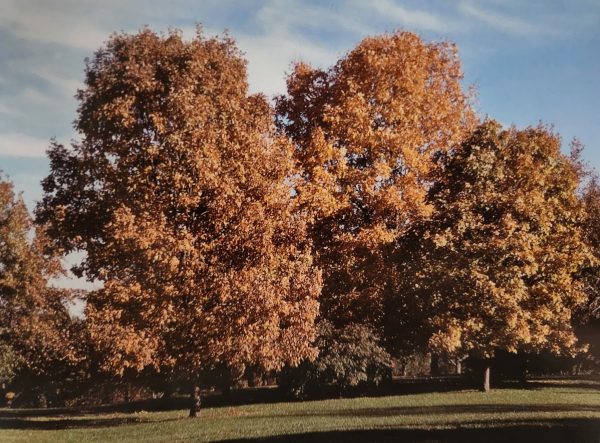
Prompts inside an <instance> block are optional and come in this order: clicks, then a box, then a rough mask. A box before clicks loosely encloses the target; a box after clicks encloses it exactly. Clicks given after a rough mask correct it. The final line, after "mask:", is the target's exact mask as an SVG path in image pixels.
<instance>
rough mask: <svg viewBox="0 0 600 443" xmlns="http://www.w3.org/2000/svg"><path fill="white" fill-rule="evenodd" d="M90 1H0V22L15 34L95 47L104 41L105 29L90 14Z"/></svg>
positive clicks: (47, 41) (91, 48) (43, 41)
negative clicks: (0, 4)
mask: <svg viewBox="0 0 600 443" xmlns="http://www.w3.org/2000/svg"><path fill="white" fill-rule="evenodd" d="M104 3H106V2H104ZM93 5H94V4H93V3H88V4H87V6H86V5H85V2H82V3H78V2H75V1H62V2H52V4H50V3H48V2H45V1H40V0H38V1H22V0H3V1H2V6H1V7H0V17H1V18H0V23H1V24H2V26H3V27H4V28H8V30H9V31H10V32H11V33H12V34H13V35H14V36H16V37H19V38H22V39H26V40H34V41H38V42H41V43H57V44H60V45H64V46H69V47H73V48H77V49H84V50H95V49H97V48H98V47H99V46H100V45H101V44H102V42H103V41H104V40H106V38H107V36H108V33H109V32H110V31H108V32H107V30H106V29H105V28H103V27H101V26H98V24H97V23H96V22H95V21H94V18H95V17H94V15H93V14H90V10H91V9H92V6H93Z"/></svg>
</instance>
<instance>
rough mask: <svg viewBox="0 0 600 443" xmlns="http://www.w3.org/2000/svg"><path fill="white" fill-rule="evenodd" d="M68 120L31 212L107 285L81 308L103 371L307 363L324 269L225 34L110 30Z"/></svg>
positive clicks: (289, 176)
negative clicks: (72, 138)
mask: <svg viewBox="0 0 600 443" xmlns="http://www.w3.org/2000/svg"><path fill="white" fill-rule="evenodd" d="M77 97H78V100H79V109H78V117H77V120H76V123H75V127H76V129H77V130H78V131H79V133H80V134H81V141H80V142H77V143H74V144H73V145H72V146H71V147H66V146H63V145H60V144H53V145H52V146H51V148H50V150H49V156H50V161H51V173H50V175H49V176H48V177H47V178H46V179H45V180H44V182H43V187H44V191H45V196H44V199H43V201H42V203H41V205H40V206H39V207H38V210H37V214H38V217H39V219H40V221H42V222H44V223H48V225H49V228H48V233H49V235H50V236H51V238H52V239H53V241H54V246H55V247H56V248H59V249H60V250H61V252H63V253H68V252H71V251H76V250H79V251H85V252H86V257H85V259H84V260H83V261H82V263H81V265H80V266H79V267H78V269H76V270H77V271H79V272H80V273H82V274H83V275H85V276H86V277H87V278H88V279H97V280H99V281H101V282H103V283H104V285H103V288H102V289H100V290H98V291H96V292H94V293H92V294H90V295H89V297H88V304H87V308H86V316H87V320H88V322H89V328H90V330H91V334H92V337H93V339H94V341H95V342H96V343H97V345H98V346H99V347H100V348H103V349H105V350H110V352H105V353H102V354H103V355H106V356H107V358H106V359H105V361H103V366H104V367H105V368H106V369H109V370H112V371H114V372H116V373H123V371H126V370H142V369H144V368H154V369H156V370H160V371H163V372H166V371H176V372H179V373H184V374H187V377H188V379H189V381H190V383H191V386H192V400H193V404H192V407H191V410H190V415H192V416H195V415H196V412H197V407H196V406H197V403H198V402H199V399H198V398H197V396H196V395H195V394H194V393H195V392H197V389H196V388H195V386H196V384H197V377H196V376H197V374H198V373H199V371H200V370H204V369H210V368H212V367H215V366H219V365H228V366H233V367H239V366H243V365H260V366H262V367H264V368H266V369H277V368H280V367H281V366H282V365H283V364H286V363H287V364H292V365H293V364H296V363H298V362H299V361H300V360H302V359H304V358H308V357H312V356H314V354H315V350H314V349H313V347H312V346H311V341H312V340H313V338H314V319H315V316H316V314H317V312H318V302H317V296H318V294H319V292H320V273H319V272H318V270H317V269H316V268H315V266H314V265H313V263H312V259H311V253H310V242H309V241H308V240H307V238H306V235H305V223H304V221H303V218H302V217H301V216H300V215H299V213H298V212H297V211H296V207H295V205H296V202H295V200H294V199H293V198H292V197H293V192H292V189H293V188H292V187H293V180H294V177H296V176H297V175H298V174H297V172H296V171H295V169H294V162H293V158H292V146H291V145H290V144H289V143H288V142H287V141H286V140H285V139H283V138H281V137H278V136H276V135H275V133H274V128H273V115H272V112H271V110H270V108H269V106H268V104H267V102H266V100H265V98H264V97H263V96H261V95H249V94H248V85H247V75H246V62H245V61H244V60H243V58H242V55H241V53H240V52H239V50H238V49H237V48H236V46H235V44H234V42H233V40H232V39H230V38H229V37H227V36H225V37H223V38H205V37H203V35H202V33H201V32H200V31H198V33H197V35H196V37H195V38H193V39H192V40H191V41H184V40H183V39H182V37H181V35H180V33H179V32H170V33H168V34H167V35H164V36H163V35H157V34H156V33H154V32H152V31H150V30H147V29H146V30H143V31H141V32H139V33H138V34H135V35H127V34H117V35H113V36H112V37H111V38H110V39H109V41H108V42H107V44H106V46H105V47H104V48H102V49H101V50H99V51H98V52H96V54H95V56H94V57H93V58H92V59H91V60H90V61H88V63H87V69H86V76H85V87H84V88H83V89H82V90H80V91H79V93H78V96H77Z"/></svg>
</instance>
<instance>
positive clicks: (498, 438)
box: [222, 419, 600, 443]
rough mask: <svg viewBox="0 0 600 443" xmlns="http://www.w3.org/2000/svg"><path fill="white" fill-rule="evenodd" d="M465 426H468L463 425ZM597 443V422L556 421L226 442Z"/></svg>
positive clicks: (599, 423)
mask: <svg viewBox="0 0 600 443" xmlns="http://www.w3.org/2000/svg"><path fill="white" fill-rule="evenodd" d="M465 425H466V426H468V423H465ZM479 426H481V423H479ZM598 441H600V420H598V419H581V420H555V421H551V422H541V423H539V422H536V423H527V422H522V423H517V424H510V425H506V426H489V425H488V426H485V427H460V428H450V429H432V430H426V429H411V428H403V429H373V430H360V431H325V432H309V433H303V434H293V435H284V436H276V437H269V438H248V439H236V440H225V441H222V443H225V442H227V443H233V442H245V443H250V442H257V443H258V442H273V443H294V442H303V443H325V442H343V443H357V442H423V443H424V442H429V443H433V442H461V443H463V442H511V443H516V442H528V443H529V442H534V443H538V442H539V443H564V442H569V443H597V442H598Z"/></svg>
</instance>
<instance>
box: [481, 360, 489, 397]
mask: <svg viewBox="0 0 600 443" xmlns="http://www.w3.org/2000/svg"><path fill="white" fill-rule="evenodd" d="M481 390H482V391H483V392H489V391H490V364H489V363H486V364H485V366H484V369H483V386H482V387H481Z"/></svg>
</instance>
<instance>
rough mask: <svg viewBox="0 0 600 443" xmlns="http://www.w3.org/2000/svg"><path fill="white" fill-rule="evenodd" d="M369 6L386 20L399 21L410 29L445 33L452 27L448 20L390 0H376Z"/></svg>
mask: <svg viewBox="0 0 600 443" xmlns="http://www.w3.org/2000/svg"><path fill="white" fill-rule="evenodd" d="M368 5H369V7H372V8H374V9H375V10H376V11H377V12H378V13H379V14H380V15H381V16H383V17H385V18H386V19H388V20H394V21H398V22H399V24H401V25H403V26H406V27H408V28H414V29H420V30H426V31H437V32H444V31H448V30H449V29H450V28H451V27H452V26H451V23H450V22H449V21H448V20H442V19H441V18H440V17H438V16H437V15H434V14H431V13H429V12H425V11H420V10H413V9H408V8H406V7H404V6H402V5H399V4H396V3H394V2H392V1H390V0H374V1H371V2H369V3H368Z"/></svg>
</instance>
